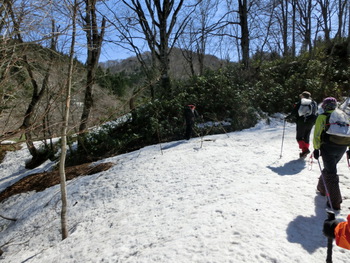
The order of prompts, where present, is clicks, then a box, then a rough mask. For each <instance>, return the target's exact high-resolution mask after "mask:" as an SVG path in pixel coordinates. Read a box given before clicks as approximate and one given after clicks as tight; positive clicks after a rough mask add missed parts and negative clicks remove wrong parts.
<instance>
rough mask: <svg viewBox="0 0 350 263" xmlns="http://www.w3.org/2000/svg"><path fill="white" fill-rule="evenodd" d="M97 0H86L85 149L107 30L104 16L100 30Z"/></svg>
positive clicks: (81, 136) (80, 144)
mask: <svg viewBox="0 0 350 263" xmlns="http://www.w3.org/2000/svg"><path fill="white" fill-rule="evenodd" d="M96 2H97V0H85V10H86V15H85V18H84V23H85V28H84V31H85V33H86V38H87V63H86V64H87V65H86V67H87V75H86V89H85V99H84V108H83V113H82V115H81V119H80V126H79V139H78V148H79V149H80V150H82V149H83V144H84V133H85V131H86V129H87V127H88V120H89V117H90V112H91V109H92V106H93V85H94V84H95V81H96V69H97V66H98V61H99V58H100V53H101V46H102V41H103V36H104V32H105V24H106V20H105V19H104V18H103V20H102V24H101V32H100V33H99V32H98V26H97V16H96Z"/></svg>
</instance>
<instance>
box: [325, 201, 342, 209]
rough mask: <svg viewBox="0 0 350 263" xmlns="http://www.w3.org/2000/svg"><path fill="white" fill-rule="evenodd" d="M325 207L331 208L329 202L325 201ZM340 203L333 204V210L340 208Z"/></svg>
mask: <svg viewBox="0 0 350 263" xmlns="http://www.w3.org/2000/svg"><path fill="white" fill-rule="evenodd" d="M327 207H328V208H331V206H330V205H329V202H328V201H327ZM340 209H341V208H340V204H339V205H333V210H340Z"/></svg>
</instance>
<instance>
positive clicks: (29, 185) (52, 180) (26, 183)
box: [0, 163, 114, 202]
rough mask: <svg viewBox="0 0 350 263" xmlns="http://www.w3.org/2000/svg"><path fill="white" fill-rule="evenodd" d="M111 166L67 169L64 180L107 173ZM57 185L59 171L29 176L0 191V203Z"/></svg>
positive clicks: (83, 165)
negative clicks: (22, 194)
mask: <svg viewBox="0 0 350 263" xmlns="http://www.w3.org/2000/svg"><path fill="white" fill-rule="evenodd" d="M113 165H114V163H101V164H97V165H93V164H91V163H85V164H81V165H77V166H72V167H67V168H66V180H67V181H68V180H72V179H74V178H76V177H78V176H85V175H92V174H95V173H99V172H102V171H107V170H108V169H109V168H111V167H112V166H113ZM59 183H60V175H59V171H52V172H44V173H37V174H31V175H29V176H27V177H25V178H22V179H21V180H19V181H18V182H16V183H14V184H13V185H11V186H9V187H7V188H6V189H5V190H4V191H2V192H1V193H0V202H2V201H3V200H5V199H6V198H9V197H10V196H13V195H16V194H20V193H26V192H30V191H37V192H38V191H43V190H45V189H46V188H48V187H51V186H54V185H56V184H59Z"/></svg>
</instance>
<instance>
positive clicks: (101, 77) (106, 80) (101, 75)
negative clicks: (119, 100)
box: [96, 68, 129, 97]
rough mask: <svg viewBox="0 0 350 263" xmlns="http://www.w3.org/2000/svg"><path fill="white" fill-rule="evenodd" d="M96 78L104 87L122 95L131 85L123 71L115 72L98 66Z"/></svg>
mask: <svg viewBox="0 0 350 263" xmlns="http://www.w3.org/2000/svg"><path fill="white" fill-rule="evenodd" d="M96 79H97V83H98V84H99V85H100V86H101V87H102V88H105V89H108V90H110V91H112V92H113V93H114V94H115V95H117V96H120V97H122V96H124V94H125V90H126V88H127V87H128V85H129V80H128V77H127V76H126V75H125V73H123V72H120V73H114V74H113V73H111V72H110V71H109V70H107V71H106V72H104V71H103V70H102V69H101V68H98V70H97V78H96Z"/></svg>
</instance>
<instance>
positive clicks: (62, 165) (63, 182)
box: [59, 0, 78, 239]
mask: <svg viewBox="0 0 350 263" xmlns="http://www.w3.org/2000/svg"><path fill="white" fill-rule="evenodd" d="M71 8H72V40H71V46H70V51H69V65H68V72H67V84H66V91H65V107H64V118H63V125H62V132H61V156H60V164H59V174H60V178H61V184H60V186H61V200H62V210H61V231H62V239H65V238H67V237H68V227H67V204H68V201H67V189H66V174H65V161H66V154H67V130H68V121H69V109H70V101H71V90H72V78H73V67H74V55H75V53H74V47H75V39H76V19H77V11H78V4H77V0H74V3H73V4H72V6H71Z"/></svg>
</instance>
